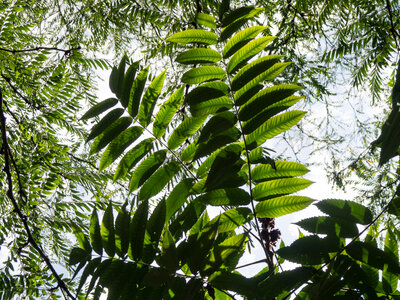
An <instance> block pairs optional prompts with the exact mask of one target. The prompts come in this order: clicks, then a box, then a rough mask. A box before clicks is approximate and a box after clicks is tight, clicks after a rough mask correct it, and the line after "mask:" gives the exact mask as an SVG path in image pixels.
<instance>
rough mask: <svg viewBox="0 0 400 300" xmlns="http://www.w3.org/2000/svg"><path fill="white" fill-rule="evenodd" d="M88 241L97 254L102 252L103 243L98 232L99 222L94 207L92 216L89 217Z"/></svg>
mask: <svg viewBox="0 0 400 300" xmlns="http://www.w3.org/2000/svg"><path fill="white" fill-rule="evenodd" d="M89 233H90V243H91V244H92V247H93V250H94V251H95V252H96V253H97V254H99V255H102V254H103V243H102V239H101V234H100V223H99V218H98V216H97V211H96V209H94V210H93V213H92V217H91V218H90V226H89Z"/></svg>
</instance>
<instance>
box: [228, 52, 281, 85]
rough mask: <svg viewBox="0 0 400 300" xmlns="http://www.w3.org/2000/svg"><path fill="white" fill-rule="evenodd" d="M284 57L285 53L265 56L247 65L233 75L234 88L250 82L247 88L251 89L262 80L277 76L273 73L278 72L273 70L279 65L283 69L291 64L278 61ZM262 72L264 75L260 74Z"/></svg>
mask: <svg viewBox="0 0 400 300" xmlns="http://www.w3.org/2000/svg"><path fill="white" fill-rule="evenodd" d="M282 57H284V55H268V56H263V57H260V58H258V59H256V60H255V61H252V62H251V63H249V64H247V65H245V66H244V67H243V68H242V69H240V71H239V72H238V73H237V74H236V75H235V76H234V77H233V79H232V83H231V87H232V90H233V91H237V90H239V89H241V88H243V87H244V86H246V85H247V84H249V83H250V85H249V86H247V89H249V88H250V87H252V86H254V85H255V84H258V83H259V82H261V81H264V80H272V79H274V78H275V77H272V76H271V75H272V74H275V73H277V72H274V73H272V71H273V70H276V69H277V67H278V66H280V68H278V69H279V70H281V71H283V70H284V68H285V67H286V66H287V65H289V63H278V61H279V60H280V59H281V58H282ZM261 74H262V76H259V75H261ZM277 75H279V74H276V76H277ZM253 80H254V81H253Z"/></svg>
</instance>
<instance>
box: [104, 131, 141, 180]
mask: <svg viewBox="0 0 400 300" xmlns="http://www.w3.org/2000/svg"><path fill="white" fill-rule="evenodd" d="M142 133H143V128H141V127H139V126H134V127H130V128H128V129H126V130H124V131H123V132H122V133H121V134H119V135H118V136H117V138H115V139H114V140H113V141H112V142H111V143H110V144H109V145H108V147H107V148H106V150H105V151H104V153H103V155H102V156H101V159H100V166H99V172H101V171H103V170H104V169H105V168H107V167H108V166H109V165H110V164H111V163H112V162H113V161H115V160H116V159H117V158H118V157H119V156H120V155H121V154H122V152H124V150H125V149H126V148H127V147H129V145H130V144H132V143H133V142H134V141H135V140H136V139H137V138H138V137H140V136H141V134H142Z"/></svg>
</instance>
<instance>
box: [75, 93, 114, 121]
mask: <svg viewBox="0 0 400 300" xmlns="http://www.w3.org/2000/svg"><path fill="white" fill-rule="evenodd" d="M117 103H118V99H116V98H108V99H106V100H104V101H101V102H99V103H97V104H96V105H94V106H93V107H91V108H90V109H89V110H88V111H87V112H86V113H85V114H84V115H83V116H82V117H81V120H87V119H90V118H93V117H96V116H98V115H100V114H101V113H103V112H105V111H106V110H107V109H109V108H111V107H113V106H114V105H115V104H117Z"/></svg>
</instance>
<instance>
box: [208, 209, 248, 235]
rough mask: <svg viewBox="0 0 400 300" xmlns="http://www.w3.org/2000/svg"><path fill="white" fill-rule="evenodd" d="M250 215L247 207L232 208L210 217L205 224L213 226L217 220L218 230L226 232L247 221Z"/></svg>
mask: <svg viewBox="0 0 400 300" xmlns="http://www.w3.org/2000/svg"><path fill="white" fill-rule="evenodd" d="M251 217H252V214H251V210H250V209H249V208H247V207H237V208H232V209H229V210H227V211H225V212H224V213H223V214H221V215H219V216H216V217H215V218H214V219H212V220H211V221H210V222H209V224H207V227H209V226H213V224H214V223H216V222H218V223H219V227H218V232H219V233H223V232H228V231H232V230H234V229H236V228H238V227H239V226H241V225H243V224H244V223H246V222H248V221H249V220H250V218H251Z"/></svg>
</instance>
